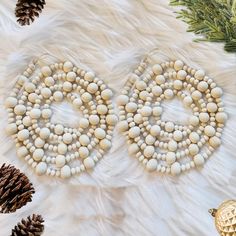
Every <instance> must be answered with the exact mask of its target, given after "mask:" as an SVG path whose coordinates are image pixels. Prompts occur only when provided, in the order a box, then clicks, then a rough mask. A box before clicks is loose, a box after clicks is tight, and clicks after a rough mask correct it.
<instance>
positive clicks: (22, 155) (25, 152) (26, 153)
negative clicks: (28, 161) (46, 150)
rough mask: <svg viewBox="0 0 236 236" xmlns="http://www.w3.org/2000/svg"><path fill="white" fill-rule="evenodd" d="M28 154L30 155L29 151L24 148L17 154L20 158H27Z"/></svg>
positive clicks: (20, 148) (19, 149)
mask: <svg viewBox="0 0 236 236" xmlns="http://www.w3.org/2000/svg"><path fill="white" fill-rule="evenodd" d="M28 153H29V152H28V149H27V148H26V147H24V146H21V147H19V148H18V149H17V152H16V154H17V156H18V157H20V158H24V157H26V156H27V155H28Z"/></svg>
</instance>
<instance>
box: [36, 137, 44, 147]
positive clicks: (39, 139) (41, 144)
mask: <svg viewBox="0 0 236 236" xmlns="http://www.w3.org/2000/svg"><path fill="white" fill-rule="evenodd" d="M44 144H45V141H44V140H43V139H41V138H39V137H38V138H36V139H35V141H34V145H35V147H37V148H42V147H43V146H44Z"/></svg>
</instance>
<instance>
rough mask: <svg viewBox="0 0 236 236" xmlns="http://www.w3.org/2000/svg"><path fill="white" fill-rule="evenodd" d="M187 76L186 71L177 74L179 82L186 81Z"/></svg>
mask: <svg viewBox="0 0 236 236" xmlns="http://www.w3.org/2000/svg"><path fill="white" fill-rule="evenodd" d="M186 76H187V72H186V71H185V70H180V71H178V73H177V79H179V80H185V78H186Z"/></svg>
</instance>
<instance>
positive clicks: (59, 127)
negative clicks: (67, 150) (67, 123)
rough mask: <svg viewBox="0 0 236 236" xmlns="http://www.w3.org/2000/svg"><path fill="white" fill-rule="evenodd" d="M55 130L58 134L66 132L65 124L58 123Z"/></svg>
mask: <svg viewBox="0 0 236 236" xmlns="http://www.w3.org/2000/svg"><path fill="white" fill-rule="evenodd" d="M54 130H55V133H56V134H57V135H61V134H62V133H63V132H64V127H63V125H60V124H58V125H56V126H55V128H54Z"/></svg>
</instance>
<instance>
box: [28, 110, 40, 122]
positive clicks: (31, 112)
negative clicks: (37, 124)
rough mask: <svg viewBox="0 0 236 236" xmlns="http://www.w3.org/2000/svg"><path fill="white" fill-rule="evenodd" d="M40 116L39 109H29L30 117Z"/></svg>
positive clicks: (36, 117) (37, 117)
mask: <svg viewBox="0 0 236 236" xmlns="http://www.w3.org/2000/svg"><path fill="white" fill-rule="evenodd" d="M40 116H41V111H40V109H37V108H33V109H32V110H31V111H30V117H31V118H32V119H39V117H40Z"/></svg>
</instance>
